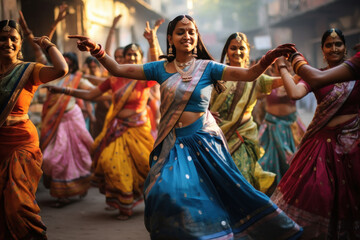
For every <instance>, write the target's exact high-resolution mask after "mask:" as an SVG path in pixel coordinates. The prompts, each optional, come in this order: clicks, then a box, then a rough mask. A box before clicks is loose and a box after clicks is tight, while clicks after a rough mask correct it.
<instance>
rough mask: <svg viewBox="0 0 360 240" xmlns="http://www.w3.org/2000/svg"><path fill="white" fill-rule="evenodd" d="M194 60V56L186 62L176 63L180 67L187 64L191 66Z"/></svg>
mask: <svg viewBox="0 0 360 240" xmlns="http://www.w3.org/2000/svg"><path fill="white" fill-rule="evenodd" d="M192 60H193V58H192V59H191V60H190V61H188V62H184V63H181V62H178V61H176V65H178V66H179V67H186V66H189V65H190V64H191V63H192Z"/></svg>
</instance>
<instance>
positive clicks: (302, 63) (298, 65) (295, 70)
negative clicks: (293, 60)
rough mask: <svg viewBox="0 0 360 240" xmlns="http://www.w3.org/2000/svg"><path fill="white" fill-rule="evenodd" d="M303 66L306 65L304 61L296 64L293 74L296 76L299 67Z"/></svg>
mask: <svg viewBox="0 0 360 240" xmlns="http://www.w3.org/2000/svg"><path fill="white" fill-rule="evenodd" d="M305 64H307V62H305V61H301V62H300V63H299V64H296V68H295V69H294V72H295V73H296V74H298V71H299V69H300V67H301V66H303V65H305Z"/></svg>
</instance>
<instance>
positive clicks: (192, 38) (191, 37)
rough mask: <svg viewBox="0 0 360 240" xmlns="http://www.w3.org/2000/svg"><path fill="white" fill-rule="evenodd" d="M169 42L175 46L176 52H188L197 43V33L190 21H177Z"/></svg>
mask: <svg viewBox="0 0 360 240" xmlns="http://www.w3.org/2000/svg"><path fill="white" fill-rule="evenodd" d="M168 40H169V43H170V44H171V45H173V46H174V47H175V48H176V53H180V52H183V53H190V52H191V51H192V50H193V49H194V48H195V47H196V45H197V40H198V34H197V31H196V27H195V25H194V23H193V22H192V21H190V20H189V21H179V22H177V24H176V26H175V29H174V31H173V33H172V35H171V36H170V35H169V36H168Z"/></svg>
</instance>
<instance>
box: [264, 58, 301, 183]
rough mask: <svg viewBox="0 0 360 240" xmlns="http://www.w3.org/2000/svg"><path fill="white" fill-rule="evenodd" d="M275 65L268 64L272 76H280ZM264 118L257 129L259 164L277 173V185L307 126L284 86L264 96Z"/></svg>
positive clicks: (266, 169)
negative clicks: (261, 150)
mask: <svg viewBox="0 0 360 240" xmlns="http://www.w3.org/2000/svg"><path fill="white" fill-rule="evenodd" d="M278 67H288V68H290V67H291V65H290V64H288V66H286V65H280V66H277V65H276V64H275V63H274V64H273V65H272V66H271V75H272V76H280V72H279V69H278ZM265 99H266V101H265V110H266V114H265V119H264V121H263V123H262V124H261V126H260V130H259V143H260V146H261V147H262V148H263V149H264V155H263V156H262V157H261V158H260V159H259V161H258V162H259V164H260V165H261V167H262V168H263V169H264V170H265V171H269V172H273V173H275V174H276V184H278V183H279V182H280V179H281V177H282V176H283V175H284V174H285V172H286V171H287V170H288V168H289V161H290V158H291V157H292V155H293V154H294V152H295V150H296V147H297V146H298V145H299V143H300V141H301V138H302V136H303V135H304V133H305V130H306V127H305V125H304V124H303V122H302V121H301V119H300V117H299V116H298V114H297V112H296V102H295V101H294V100H291V99H290V98H289V97H288V96H287V94H286V90H285V88H284V86H280V87H278V88H275V89H273V90H272V91H271V93H270V94H269V95H267V96H266V97H265Z"/></svg>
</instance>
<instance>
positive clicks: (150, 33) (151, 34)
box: [143, 19, 165, 43]
mask: <svg viewBox="0 0 360 240" xmlns="http://www.w3.org/2000/svg"><path fill="white" fill-rule="evenodd" d="M164 21H165V20H164V19H158V20H156V22H155V25H154V28H151V27H150V24H149V21H146V27H145V29H144V34H143V35H144V37H145V38H146V39H147V40H148V42H150V43H152V42H153V41H154V40H155V38H156V32H157V30H158V28H159V27H160V25H161V24H163V23H164Z"/></svg>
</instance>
